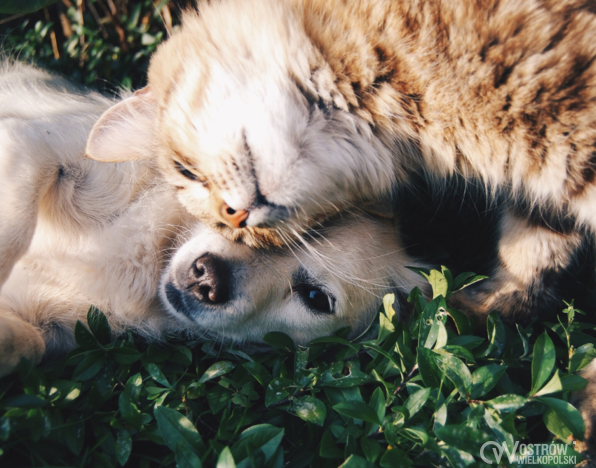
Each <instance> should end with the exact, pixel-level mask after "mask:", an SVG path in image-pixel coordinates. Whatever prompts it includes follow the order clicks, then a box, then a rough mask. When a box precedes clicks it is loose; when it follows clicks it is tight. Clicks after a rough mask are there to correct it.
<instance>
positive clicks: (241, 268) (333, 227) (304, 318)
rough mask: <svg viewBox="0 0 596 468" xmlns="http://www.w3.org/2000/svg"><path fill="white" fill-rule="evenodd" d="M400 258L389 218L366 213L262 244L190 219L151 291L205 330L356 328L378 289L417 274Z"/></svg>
mask: <svg viewBox="0 0 596 468" xmlns="http://www.w3.org/2000/svg"><path fill="white" fill-rule="evenodd" d="M409 263H410V260H409V259H408V257H407V256H406V254H405V252H404V250H403V249H402V247H401V246H400V243H399V240H398V236H397V235H396V234H395V230H394V226H393V223H392V221H390V220H388V219H379V218H376V219H375V218H372V217H369V216H367V215H361V216H347V215H346V216H345V217H342V218H340V219H336V220H333V221H332V223H330V224H328V225H325V226H323V227H322V228H321V229H320V230H319V231H318V232H316V233H315V232H311V233H309V234H307V235H304V236H303V238H302V241H295V242H294V243H293V244H292V245H291V247H287V248H272V249H269V250H266V249H251V248H250V247H248V246H246V245H245V244H243V243H237V242H232V241H230V240H228V239H226V238H224V237H223V236H221V235H220V234H219V233H217V232H215V231H213V230H211V229H209V228H208V227H207V226H205V225H204V224H198V225H197V226H196V227H195V229H194V231H193V232H192V235H191V236H190V238H189V239H188V241H187V242H186V243H185V244H183V245H182V246H181V247H180V248H179V249H178V251H177V253H176V254H175V255H174V257H173V258H172V260H171V262H170V264H169V266H168V267H167V269H166V271H165V273H164V274H163V277H162V281H161V286H160V296H161V298H162V301H163V302H164V304H165V305H166V309H167V310H168V311H169V312H171V313H172V314H174V315H175V316H177V317H178V318H180V319H182V320H183V321H186V322H187V324H188V325H189V327H190V328H191V329H192V330H196V329H197V328H198V330H199V331H198V333H199V334H202V335H203V336H205V337H210V338H213V339H216V340H221V341H228V342H230V341H231V342H236V343H241V344H246V343H258V342H260V340H261V339H262V337H263V336H264V335H265V334H266V333H267V332H270V331H281V332H284V333H286V334H288V335H290V336H291V337H292V338H293V339H294V341H295V342H297V343H300V344H305V343H308V342H309V341H310V340H312V339H314V338H317V337H320V336H324V335H326V334H330V333H332V332H334V331H335V330H338V329H340V328H343V327H346V326H349V327H351V329H352V336H354V335H356V334H358V333H360V332H362V331H363V330H364V329H365V328H366V326H367V325H368V324H369V323H370V321H371V320H372V318H373V317H374V315H375V312H376V311H377V310H378V307H379V305H380V303H381V299H382V297H383V295H384V294H386V293H389V292H394V293H397V294H398V295H400V297H401V298H404V297H405V296H406V295H407V292H408V291H409V290H410V289H411V288H412V287H413V286H414V285H416V284H420V278H419V277H418V276H417V275H415V274H414V273H412V272H411V271H409V270H408V269H406V268H404V265H405V264H409ZM395 308H396V310H398V311H399V304H397V303H396V305H395Z"/></svg>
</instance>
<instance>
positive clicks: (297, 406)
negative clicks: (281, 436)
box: [293, 395, 327, 426]
mask: <svg viewBox="0 0 596 468" xmlns="http://www.w3.org/2000/svg"><path fill="white" fill-rule="evenodd" d="M293 405H294V411H296V414H297V415H298V416H300V418H302V419H304V420H305V421H308V422H311V423H314V424H316V425H318V426H322V425H323V423H324V422H325V417H326V416H327V407H326V406H325V403H323V402H322V401H321V400H319V399H317V398H315V397H313V396H310V395H307V396H304V397H302V398H294V400H293Z"/></svg>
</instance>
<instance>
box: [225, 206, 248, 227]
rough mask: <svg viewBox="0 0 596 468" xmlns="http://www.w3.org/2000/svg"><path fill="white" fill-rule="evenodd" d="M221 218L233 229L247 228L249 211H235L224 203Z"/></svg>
mask: <svg viewBox="0 0 596 468" xmlns="http://www.w3.org/2000/svg"><path fill="white" fill-rule="evenodd" d="M220 214H221V217H222V218H223V219H224V221H225V222H226V223H227V224H228V225H229V226H231V227H233V228H243V227H246V219H247V218H248V211H246V210H235V209H233V208H230V207H229V206H228V205H226V204H225V203H223V204H222V205H221V211H220Z"/></svg>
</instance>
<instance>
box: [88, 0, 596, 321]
mask: <svg viewBox="0 0 596 468" xmlns="http://www.w3.org/2000/svg"><path fill="white" fill-rule="evenodd" d="M595 11H596V9H595V8H594V6H593V5H592V4H591V3H589V2H588V3H586V2H579V1H575V0H557V1H546V0H533V1H527V2H522V3H521V4H520V2H518V1H514V0H500V1H497V0H493V1H489V2H480V3H479V2H475V1H472V0H464V1H457V2H453V1H430V2H419V1H414V0H405V1H399V2H396V1H393V0H374V1H364V0H356V1H351V2H343V1H339V0H290V1H276V0H248V1H245V0H242V1H239V0H221V1H215V2H202V3H199V5H198V10H197V11H193V12H188V13H186V15H185V16H184V17H183V26H182V28H181V30H180V31H178V32H177V33H175V34H174V35H173V37H172V38H171V39H169V40H168V41H166V42H165V44H163V45H162V46H161V47H160V48H159V50H158V51H157V53H156V54H155V56H154V57H153V59H152V64H151V67H150V71H149V88H148V89H147V91H146V92H145V93H143V94H142V95H138V96H136V97H135V98H133V99H132V100H131V103H130V106H129V107H130V108H139V109H140V108H142V109H143V110H144V111H143V115H144V120H142V121H138V122H137V123H136V124H137V127H136V128H137V131H136V132H134V131H133V132H131V131H130V126H131V122H132V121H133V120H134V119H133V118H131V116H130V115H127V113H126V112H123V110H122V108H120V107H116V108H114V109H113V110H111V111H109V112H108V113H106V114H105V115H104V117H103V118H102V119H101V120H100V121H99V123H98V124H97V125H96V131H94V133H93V134H92V137H91V140H90V142H89V145H88V153H89V154H90V155H91V157H94V158H97V159H100V160H101V159H103V160H121V159H128V158H142V157H145V156H146V155H148V154H156V153H157V154H158V156H159V157H158V158H157V161H158V164H159V167H160V170H161V172H162V174H163V175H164V177H165V178H166V179H167V180H168V181H169V182H170V184H171V185H173V186H174V187H176V189H177V191H178V198H179V199H180V201H181V202H182V204H183V205H184V206H185V207H186V208H187V209H188V210H189V211H190V212H191V213H192V214H194V215H195V216H197V217H198V218H200V219H203V220H205V221H206V222H208V223H209V224H210V225H211V226H212V227H214V228H216V229H219V230H220V231H222V232H223V234H224V235H226V236H228V237H230V238H231V239H235V240H242V241H244V242H245V243H247V244H249V245H257V246H259V245H271V244H273V245H280V244H283V242H284V239H285V238H286V237H287V235H300V233H301V231H302V230H303V229H304V228H305V227H308V226H312V225H316V223H317V222H319V221H320V220H322V219H325V218H327V217H329V216H333V215H334V214H335V213H337V212H338V211H344V210H349V209H351V208H353V207H354V206H357V205H358V204H359V203H361V202H362V200H370V199H378V198H382V197H389V198H390V197H391V195H392V193H393V192H392V189H393V188H394V187H395V186H403V185H407V184H409V183H410V175H411V173H412V171H423V172H425V173H426V174H427V177H428V178H430V179H433V180H434V181H435V182H434V183H435V184H436V185H437V186H441V185H442V184H443V182H442V180H443V179H444V178H445V177H447V176H449V175H451V174H458V175H462V176H463V177H464V178H467V179H469V180H470V179H473V180H475V181H477V182H478V183H480V184H481V185H482V186H483V187H485V189H486V190H487V191H488V192H489V193H491V194H493V195H495V196H499V197H502V198H505V199H508V200H507V202H506V203H507V204H508V206H509V213H510V221H508V222H505V223H504V224H503V229H504V231H503V245H502V248H501V250H500V261H501V267H502V270H501V272H500V274H499V275H498V276H497V277H495V279H494V281H492V282H491V283H490V285H489V286H485V287H484V289H485V290H484V291H482V292H479V294H478V297H476V298H473V300H472V302H471V303H470V304H471V305H473V306H474V307H475V309H476V310H477V311H478V312H479V313H481V314H486V313H488V312H489V311H490V310H492V308H494V307H500V308H501V311H502V312H503V313H504V314H505V315H512V316H513V315H517V314H519V313H522V314H523V311H520V310H518V309H519V307H518V305H519V301H518V299H517V295H516V294H513V291H515V290H517V291H527V290H528V286H529V285H530V284H532V283H535V282H536V278H543V277H545V276H549V275H556V274H558V272H559V271H561V270H562V269H565V268H566V267H568V266H569V264H570V261H571V257H572V256H571V252H573V251H574V250H575V249H576V248H577V246H578V244H579V243H581V241H582V239H583V237H584V235H585V232H584V231H585V230H588V231H590V232H593V231H594V228H595V227H596V150H595V146H596V124H595V123H596V121H595V119H596V112H595V106H594V99H595V98H596V81H595V80H596V74H595V72H596V64H595V62H594V58H596V43H595V42H594V40H593V37H594V32H595V31H596V16H595V13H594V12H595ZM148 129H150V130H148ZM148 135H150V138H148V137H147V136H148ZM131 139H132V140H134V141H135V142H137V144H136V145H135V146H136V147H137V148H139V149H143V148H145V147H151V148H153V149H154V150H155V151H145V150H143V151H138V152H130V151H128V152H126V154H125V155H123V154H121V152H120V151H119V150H118V147H119V145H118V144H116V143H115V142H122V143H121V146H122V147H123V148H125V147H126V145H127V143H128V142H129V141H130V140H131ZM227 212H232V213H244V214H243V217H244V216H246V219H245V220H244V222H243V224H242V225H245V226H246V227H244V228H242V229H234V228H230V226H236V227H237V226H239V224H237V223H236V221H234V222H232V223H231V222H230V217H229V216H228V215H227V214H226V213H227ZM534 240H536V242H534ZM520 253H521V255H520ZM487 288H488V289H487Z"/></svg>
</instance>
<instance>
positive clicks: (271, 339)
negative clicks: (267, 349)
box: [263, 331, 296, 353]
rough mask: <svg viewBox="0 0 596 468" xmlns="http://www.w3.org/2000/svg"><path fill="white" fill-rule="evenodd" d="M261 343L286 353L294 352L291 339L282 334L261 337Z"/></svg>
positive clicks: (268, 334) (275, 333) (273, 333)
mask: <svg viewBox="0 0 596 468" xmlns="http://www.w3.org/2000/svg"><path fill="white" fill-rule="evenodd" d="M263 341H264V342H265V343H267V344H268V345H270V346H272V347H273V348H276V349H281V350H283V351H287V352H288V353H291V352H294V351H295V349H296V346H295V345H294V341H293V340H292V338H290V337H289V336H288V335H286V334H285V333H282V332H275V331H274V332H269V333H267V334H266V335H265V336H264V337H263Z"/></svg>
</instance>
